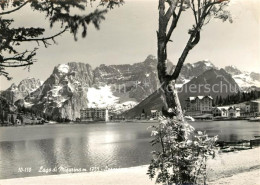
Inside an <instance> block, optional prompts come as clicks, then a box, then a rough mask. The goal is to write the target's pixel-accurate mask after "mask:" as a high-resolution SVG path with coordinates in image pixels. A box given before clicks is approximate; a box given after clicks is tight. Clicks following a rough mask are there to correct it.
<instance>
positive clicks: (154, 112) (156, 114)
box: [151, 110, 162, 120]
mask: <svg viewBox="0 0 260 185" xmlns="http://www.w3.org/2000/svg"><path fill="white" fill-rule="evenodd" d="M160 116H162V112H161V111H158V110H151V119H155V120H157V119H158V118H159V117H160Z"/></svg>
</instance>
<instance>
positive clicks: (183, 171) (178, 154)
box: [147, 117, 217, 185]
mask: <svg viewBox="0 0 260 185" xmlns="http://www.w3.org/2000/svg"><path fill="white" fill-rule="evenodd" d="M152 128H153V131H152V136H153V137H154V138H153V140H152V141H151V143H152V145H159V146H160V147H159V148H160V150H159V151H152V156H153V157H152V160H151V163H150V165H149V168H148V173H147V174H148V175H149V177H150V178H155V177H156V183H163V184H167V185H170V184H174V183H175V184H205V183H206V176H207V174H206V160H207V159H208V158H209V157H213V158H214V157H215V153H216V150H217V148H216V147H215V142H216V140H217V136H215V137H208V135H207V134H206V133H205V132H201V131H198V132H195V129H194V128H193V127H192V126H191V125H190V124H188V123H187V122H181V121H178V120H177V119H174V118H166V117H161V118H160V123H159V125H157V126H152Z"/></svg>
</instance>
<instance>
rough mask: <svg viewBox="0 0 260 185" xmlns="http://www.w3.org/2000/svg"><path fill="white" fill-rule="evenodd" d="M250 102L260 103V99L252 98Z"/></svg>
mask: <svg viewBox="0 0 260 185" xmlns="http://www.w3.org/2000/svg"><path fill="white" fill-rule="evenodd" d="M250 102H253V103H260V100H252V101H250Z"/></svg>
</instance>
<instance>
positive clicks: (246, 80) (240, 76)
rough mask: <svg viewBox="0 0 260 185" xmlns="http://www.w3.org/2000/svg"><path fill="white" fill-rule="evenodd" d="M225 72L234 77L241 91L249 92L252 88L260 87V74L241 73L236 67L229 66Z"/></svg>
mask: <svg viewBox="0 0 260 185" xmlns="http://www.w3.org/2000/svg"><path fill="white" fill-rule="evenodd" d="M225 70H226V71H227V72H228V73H229V74H231V75H232V77H233V78H234V80H235V81H236V83H237V84H238V85H239V87H240V88H241V90H243V91H247V90H250V89H251V87H253V86H255V87H260V74H259V73H254V72H251V73H250V72H246V71H241V70H239V69H238V68H236V67H235V66H227V67H225Z"/></svg>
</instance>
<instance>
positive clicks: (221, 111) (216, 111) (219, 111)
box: [212, 107, 229, 118]
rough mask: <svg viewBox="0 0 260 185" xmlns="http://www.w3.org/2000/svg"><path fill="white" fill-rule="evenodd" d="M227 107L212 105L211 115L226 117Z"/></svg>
mask: <svg viewBox="0 0 260 185" xmlns="http://www.w3.org/2000/svg"><path fill="white" fill-rule="evenodd" d="M228 109H229V107H214V108H212V114H213V117H223V118H227V117H228Z"/></svg>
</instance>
